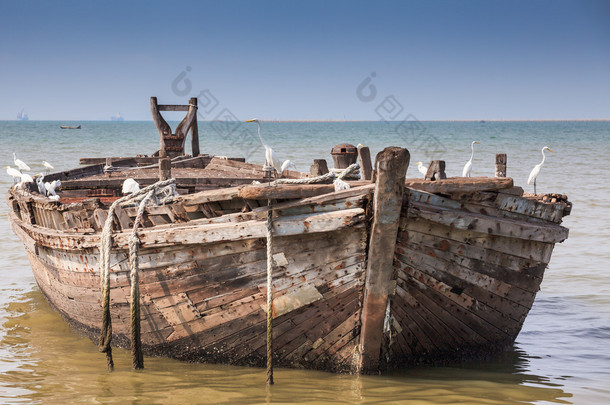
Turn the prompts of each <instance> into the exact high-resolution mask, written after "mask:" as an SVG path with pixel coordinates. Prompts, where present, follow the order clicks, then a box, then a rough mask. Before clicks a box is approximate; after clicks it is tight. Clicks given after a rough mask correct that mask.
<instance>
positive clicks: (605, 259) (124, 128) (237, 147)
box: [0, 121, 610, 404]
mask: <svg viewBox="0 0 610 405" xmlns="http://www.w3.org/2000/svg"><path fill="white" fill-rule="evenodd" d="M60 124H66V125H75V124H77V123H70V122H61V123H60V122H0V163H2V166H6V165H9V164H10V165H13V152H17V157H18V158H20V159H22V160H24V161H25V162H26V163H28V164H29V165H30V166H31V167H32V171H33V173H31V174H35V173H38V172H40V171H42V170H43V167H42V163H41V162H42V160H47V161H48V162H50V163H51V164H53V165H54V166H55V168H56V170H65V169H69V168H72V167H75V166H77V165H78V159H79V158H80V157H96V156H97V157H100V156H133V155H135V154H151V153H153V152H154V151H155V150H157V149H158V145H159V135H158V132H157V130H156V128H155V126H154V124H153V123H152V122H79V123H78V124H81V125H82V129H80V130H62V129H60V128H59V126H60ZM171 124H172V127H175V123H171ZM199 132H200V142H201V152H202V153H210V154H216V155H229V156H245V157H247V158H248V161H252V162H255V163H262V161H263V159H264V152H263V150H262V148H261V147H260V144H259V143H258V139H257V137H256V126H255V125H254V124H238V123H218V122H217V123H200V126H199ZM263 136H264V138H265V141H266V142H267V143H268V144H269V145H271V146H272V147H273V149H274V150H275V152H276V153H277V154H278V155H279V156H280V157H283V158H285V159H288V158H289V159H292V160H293V161H294V162H295V163H296V166H297V168H298V169H299V170H301V171H309V165H310V164H311V162H312V160H313V159H314V158H325V159H327V160H328V161H329V163H330V162H331V158H330V150H331V148H332V147H333V146H334V145H336V144H339V143H343V142H348V143H352V144H354V145H356V144H358V143H362V144H364V145H368V146H370V148H371V152H372V155H373V156H374V155H375V154H376V153H377V152H379V151H380V150H381V149H383V147H385V146H391V145H394V146H403V147H407V148H408V149H409V150H410V152H411V166H410V167H409V170H408V172H407V176H408V177H419V176H420V175H419V172H418V171H417V168H416V166H415V162H417V161H424V163H425V164H427V163H428V161H429V160H431V159H443V160H445V161H446V162H447V174H448V176H459V175H461V170H462V167H463V165H464V163H465V162H466V161H467V160H468V159H469V157H470V142H471V141H473V140H476V141H479V142H481V144H480V145H475V155H474V164H473V170H472V174H473V175H474V176H493V173H494V154H495V153H501V152H502V153H507V154H508V170H507V171H508V176H510V177H513V178H514V181H515V185H519V186H522V187H523V188H524V189H525V190H526V192H532V187H531V186H528V185H527V184H526V180H527V176H528V174H529V171H530V170H531V169H532V168H533V166H534V165H536V164H537V163H539V162H540V160H541V154H540V149H541V148H542V147H543V146H549V147H550V148H551V149H552V150H553V151H554V152H555V153H547V159H546V163H545V165H544V168H543V169H542V172H541V174H540V175H539V177H538V192H539V193H540V192H542V193H544V192H556V193H563V194H567V195H568V197H569V199H570V200H571V201H572V202H573V204H574V207H573V210H572V214H571V215H570V216H568V217H566V218H565V221H564V226H566V227H568V228H570V237H569V239H568V240H567V241H565V242H564V243H562V244H558V245H556V247H555V251H554V253H553V258H552V260H551V263H550V264H549V268H548V270H547V272H546V274H545V279H544V282H543V283H542V289H541V291H540V292H539V293H538V296H537V298H536V302H535V304H534V306H533V308H532V310H531V312H530V314H529V316H528V318H527V320H526V321H525V325H524V327H523V330H522V331H521V334H520V335H519V337H518V338H517V341H516V343H515V345H514V347H513V348H512V349H511V350H509V351H507V352H505V353H503V354H501V355H498V356H497V357H496V358H494V359H491V360H489V361H486V362H471V363H464V364H457V365H454V366H452V367H418V368H412V369H406V370H401V371H397V372H394V373H392V374H390V375H383V376H365V377H362V376H351V375H334V374H328V373H323V372H313V371H302V370H287V369H278V370H276V372H275V380H276V385H275V386H273V387H272V388H271V390H267V389H266V387H265V371H264V370H263V369H251V368H241V367H230V366H218V365H205V364H188V363H181V362H177V361H173V360H167V359H160V358H145V367H146V368H145V369H144V370H143V371H140V372H134V371H132V370H131V360H130V356H129V353H128V352H127V351H124V350H117V351H116V354H115V363H116V371H115V372H113V373H109V372H107V371H106V362H105V358H104V356H103V354H101V353H99V352H98V350H97V346H96V345H95V344H94V343H92V342H91V341H90V340H88V339H85V338H82V337H80V336H78V335H76V334H75V333H73V332H72V331H71V330H70V329H69V327H68V326H67V325H66V324H65V323H64V321H63V320H62V319H61V317H60V316H59V315H58V314H56V313H55V312H54V311H53V310H52V309H51V308H50V307H49V306H48V304H47V302H46V301H45V299H44V298H43V296H42V294H41V292H40V290H39V289H38V287H37V286H36V283H35V281H34V277H33V275H32V273H31V270H30V266H29V262H28V260H27V257H26V253H25V249H24V248H23V245H22V244H21V242H20V241H19V240H18V239H17V237H16V236H15V235H14V234H13V233H12V231H11V230H10V229H9V226H8V222H7V218H6V216H7V207H6V204H0V216H1V217H2V218H1V220H0V240H2V248H1V252H2V254H1V255H0V403H28V404H29V403H44V404H55V403H57V404H60V403H61V404H65V403H94V404H97V403H133V404H152V403H224V404H251V403H291V404H292V403H294V404H318V403H320V404H321V403H356V404H374V403H375V404H387V403H396V404H397V403H413V404H450V403H452V404H453V403H464V404H534V403H535V404H543V403H547V404H548V403H562V404H572V403H573V404H606V403H610V350H609V349H608V346H609V344H610V276H609V275H608V271H609V270H610V215H609V212H610V188H609V187H608V184H609V183H610V168H609V166H610V122H416V121H409V122H403V123H398V122H346V123H309V122H308V123H263ZM188 142H190V141H189V140H187V143H188ZM11 182H12V179H11V178H10V176H8V175H7V174H6V173H5V172H4V171H2V173H1V174H0V188H1V189H2V190H7V189H8V187H9V186H10V184H11Z"/></svg>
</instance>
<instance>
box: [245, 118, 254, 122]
mask: <svg viewBox="0 0 610 405" xmlns="http://www.w3.org/2000/svg"><path fill="white" fill-rule="evenodd" d="M254 121H256V118H255V119H253V120H248V121H244V122H254Z"/></svg>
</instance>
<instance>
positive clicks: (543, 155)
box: [540, 148, 546, 166]
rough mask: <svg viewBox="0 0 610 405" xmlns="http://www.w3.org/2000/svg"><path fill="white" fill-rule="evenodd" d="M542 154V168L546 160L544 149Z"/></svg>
mask: <svg viewBox="0 0 610 405" xmlns="http://www.w3.org/2000/svg"><path fill="white" fill-rule="evenodd" d="M541 152H542V162H540V166H542V165H543V164H544V160H545V159H546V155H545V154H544V148H542V150H541Z"/></svg>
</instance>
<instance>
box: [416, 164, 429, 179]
mask: <svg viewBox="0 0 610 405" xmlns="http://www.w3.org/2000/svg"><path fill="white" fill-rule="evenodd" d="M417 170H419V172H420V173H421V174H423V175H424V176H425V175H426V173H428V168H426V166H424V163H423V162H417Z"/></svg>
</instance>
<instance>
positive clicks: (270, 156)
mask: <svg viewBox="0 0 610 405" xmlns="http://www.w3.org/2000/svg"><path fill="white" fill-rule="evenodd" d="M246 122H256V125H258V137H259V138H260V140H261V143H262V144H263V147H264V148H265V166H273V167H274V168H275V170H277V172H278V173H281V172H282V164H281V162H280V161H279V159H278V158H277V156H275V153H273V149H271V147H270V146H269V145H267V144H266V143H265V141H263V136H262V135H261V123H260V122H259V120H258V118H254V119H251V120H248V121H246Z"/></svg>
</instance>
